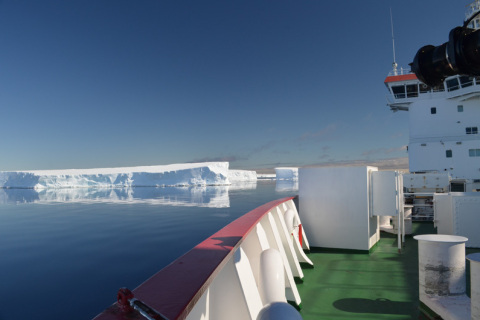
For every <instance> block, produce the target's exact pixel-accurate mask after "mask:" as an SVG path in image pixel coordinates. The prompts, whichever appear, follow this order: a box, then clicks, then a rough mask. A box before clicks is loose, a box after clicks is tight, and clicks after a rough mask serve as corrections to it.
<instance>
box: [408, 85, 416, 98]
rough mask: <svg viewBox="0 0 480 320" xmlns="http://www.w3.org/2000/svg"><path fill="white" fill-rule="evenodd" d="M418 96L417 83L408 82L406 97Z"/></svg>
mask: <svg viewBox="0 0 480 320" xmlns="http://www.w3.org/2000/svg"><path fill="white" fill-rule="evenodd" d="M415 97H418V85H416V84H409V85H407V98H415Z"/></svg>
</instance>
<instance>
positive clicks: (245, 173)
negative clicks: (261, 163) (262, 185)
mask: <svg viewBox="0 0 480 320" xmlns="http://www.w3.org/2000/svg"><path fill="white" fill-rule="evenodd" d="M228 179H229V180H230V182H240V181H257V172H255V171H249V170H229V171H228Z"/></svg>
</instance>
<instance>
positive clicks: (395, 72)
mask: <svg viewBox="0 0 480 320" xmlns="http://www.w3.org/2000/svg"><path fill="white" fill-rule="evenodd" d="M390 25H391V27H392V46H393V63H392V66H393V74H394V75H397V66H398V64H397V62H396V61H395V37H394V35H393V15H392V7H390Z"/></svg>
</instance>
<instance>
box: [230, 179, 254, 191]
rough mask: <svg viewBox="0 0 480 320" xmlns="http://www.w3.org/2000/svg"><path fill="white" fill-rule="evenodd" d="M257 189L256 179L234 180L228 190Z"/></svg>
mask: <svg viewBox="0 0 480 320" xmlns="http://www.w3.org/2000/svg"><path fill="white" fill-rule="evenodd" d="M255 189H257V181H256V180H255V181H235V182H232V184H231V185H230V188H229V190H230V191H233V190H255Z"/></svg>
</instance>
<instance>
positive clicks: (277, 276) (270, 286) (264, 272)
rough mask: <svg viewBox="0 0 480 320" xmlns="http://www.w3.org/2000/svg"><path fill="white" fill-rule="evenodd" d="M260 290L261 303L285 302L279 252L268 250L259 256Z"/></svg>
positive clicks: (281, 261) (283, 277)
mask: <svg viewBox="0 0 480 320" xmlns="http://www.w3.org/2000/svg"><path fill="white" fill-rule="evenodd" d="M260 283H261V284H260V290H261V292H262V294H261V295H262V297H263V303H264V304H269V303H272V302H279V301H280V302H287V299H286V298H285V275H284V267H283V260H282V256H281V254H280V252H279V251H278V250H276V249H273V248H270V249H266V250H263V251H262V254H261V256H260Z"/></svg>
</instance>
